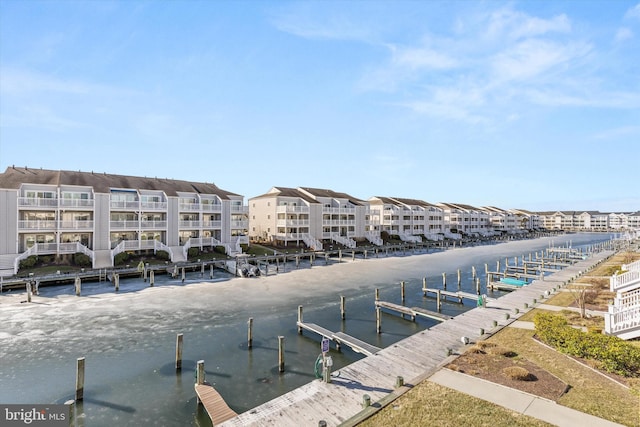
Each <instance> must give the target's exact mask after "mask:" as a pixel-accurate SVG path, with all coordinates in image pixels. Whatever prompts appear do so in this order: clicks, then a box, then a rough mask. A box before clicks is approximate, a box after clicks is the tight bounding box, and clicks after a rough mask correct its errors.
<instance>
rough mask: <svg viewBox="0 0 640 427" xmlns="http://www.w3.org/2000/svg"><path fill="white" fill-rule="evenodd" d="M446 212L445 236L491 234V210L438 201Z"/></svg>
mask: <svg viewBox="0 0 640 427" xmlns="http://www.w3.org/2000/svg"><path fill="white" fill-rule="evenodd" d="M438 206H440V207H442V209H443V212H444V226H445V236H448V235H449V234H451V235H453V236H456V235H474V234H477V235H480V236H485V235H489V234H491V232H492V231H493V228H492V227H491V225H490V220H489V212H488V211H486V210H483V209H480V208H476V207H474V206H470V205H465V204H461V203H438Z"/></svg>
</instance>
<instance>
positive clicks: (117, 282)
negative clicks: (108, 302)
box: [113, 273, 120, 292]
mask: <svg viewBox="0 0 640 427" xmlns="http://www.w3.org/2000/svg"><path fill="white" fill-rule="evenodd" d="M113 285H114V286H115V288H116V292H118V291H119V290H120V274H119V273H114V274H113Z"/></svg>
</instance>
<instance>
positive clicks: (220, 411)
mask: <svg viewBox="0 0 640 427" xmlns="http://www.w3.org/2000/svg"><path fill="white" fill-rule="evenodd" d="M195 389H196V395H197V396H198V399H199V400H200V403H202V406H204V409H206V411H207V413H208V414H209V418H211V423H212V424H213V425H214V426H215V425H218V424H222V423H224V422H225V421H228V420H230V419H232V418H234V417H237V416H238V414H236V413H235V412H234V411H233V410H232V409H231V408H229V406H228V405H227V403H226V402H225V401H224V399H223V398H222V396H220V393H218V392H217V391H216V389H215V388H213V386H211V385H210V384H207V383H204V384H195Z"/></svg>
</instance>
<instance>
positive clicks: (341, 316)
mask: <svg viewBox="0 0 640 427" xmlns="http://www.w3.org/2000/svg"><path fill="white" fill-rule="evenodd" d="M345 317H346V316H345V303H344V295H340V318H341V319H342V320H344V318H345Z"/></svg>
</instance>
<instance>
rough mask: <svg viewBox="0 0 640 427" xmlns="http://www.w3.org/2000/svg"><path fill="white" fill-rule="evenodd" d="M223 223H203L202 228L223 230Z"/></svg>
mask: <svg viewBox="0 0 640 427" xmlns="http://www.w3.org/2000/svg"><path fill="white" fill-rule="evenodd" d="M221 227H222V221H202V228H221Z"/></svg>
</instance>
